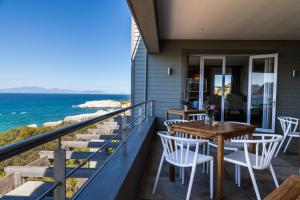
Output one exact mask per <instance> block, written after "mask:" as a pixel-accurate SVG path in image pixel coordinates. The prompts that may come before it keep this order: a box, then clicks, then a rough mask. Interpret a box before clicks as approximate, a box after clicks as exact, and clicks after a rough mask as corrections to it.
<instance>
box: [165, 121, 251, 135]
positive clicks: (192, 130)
mask: <svg viewBox="0 0 300 200" xmlns="http://www.w3.org/2000/svg"><path fill="white" fill-rule="evenodd" d="M255 128H256V126H255V125H245V124H235V123H229V122H223V123H221V122H217V124H216V125H206V124H205V122H204V121H192V122H184V123H180V124H173V125H170V131H174V132H175V131H178V132H183V133H187V134H191V135H195V136H200V137H205V138H215V137H217V136H218V135H222V136H223V137H224V138H225V139H226V138H232V137H235V136H239V135H243V134H252V133H253V132H254V131H255Z"/></svg>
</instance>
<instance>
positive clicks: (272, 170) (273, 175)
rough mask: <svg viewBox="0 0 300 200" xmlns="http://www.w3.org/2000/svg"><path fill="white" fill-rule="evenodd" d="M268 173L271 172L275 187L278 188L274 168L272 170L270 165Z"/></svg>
mask: <svg viewBox="0 0 300 200" xmlns="http://www.w3.org/2000/svg"><path fill="white" fill-rule="evenodd" d="M270 171H271V174H272V177H273V180H274V183H275V186H276V187H277V188H278V187H279V184H278V180H277V177H276V174H275V171H274V168H273V165H272V164H270Z"/></svg>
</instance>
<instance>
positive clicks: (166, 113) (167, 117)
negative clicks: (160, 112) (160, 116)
mask: <svg viewBox="0 0 300 200" xmlns="http://www.w3.org/2000/svg"><path fill="white" fill-rule="evenodd" d="M165 119H166V120H168V119H169V112H168V111H166V112H165Z"/></svg>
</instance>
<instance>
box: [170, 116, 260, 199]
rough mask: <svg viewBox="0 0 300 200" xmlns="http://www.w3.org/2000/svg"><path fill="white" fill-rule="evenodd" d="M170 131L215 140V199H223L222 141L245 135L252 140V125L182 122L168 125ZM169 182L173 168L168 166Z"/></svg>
mask: <svg viewBox="0 0 300 200" xmlns="http://www.w3.org/2000/svg"><path fill="white" fill-rule="evenodd" d="M170 131H171V133H172V132H182V133H186V134H189V135H194V136H199V137H201V138H206V139H216V143H217V145H218V148H217V177H216V184H217V187H216V199H217V200H220V199H222V198H223V176H224V140H227V139H230V138H234V137H237V136H242V135H245V134H247V135H248V137H249V139H252V134H253V133H254V131H255V126H254V125H244V124H235V123H229V122H216V123H215V124H214V125H206V124H205V122H204V121H192V122H184V123H180V124H173V125H170ZM249 152H254V145H250V147H249ZM170 180H171V181H174V180H175V167H174V166H172V165H171V166H170Z"/></svg>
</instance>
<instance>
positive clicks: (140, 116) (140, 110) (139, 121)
mask: <svg viewBox="0 0 300 200" xmlns="http://www.w3.org/2000/svg"><path fill="white" fill-rule="evenodd" d="M142 113H143V110H142V107H141V106H140V107H139V120H138V123H139V124H141V123H142V121H143V118H142Z"/></svg>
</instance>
